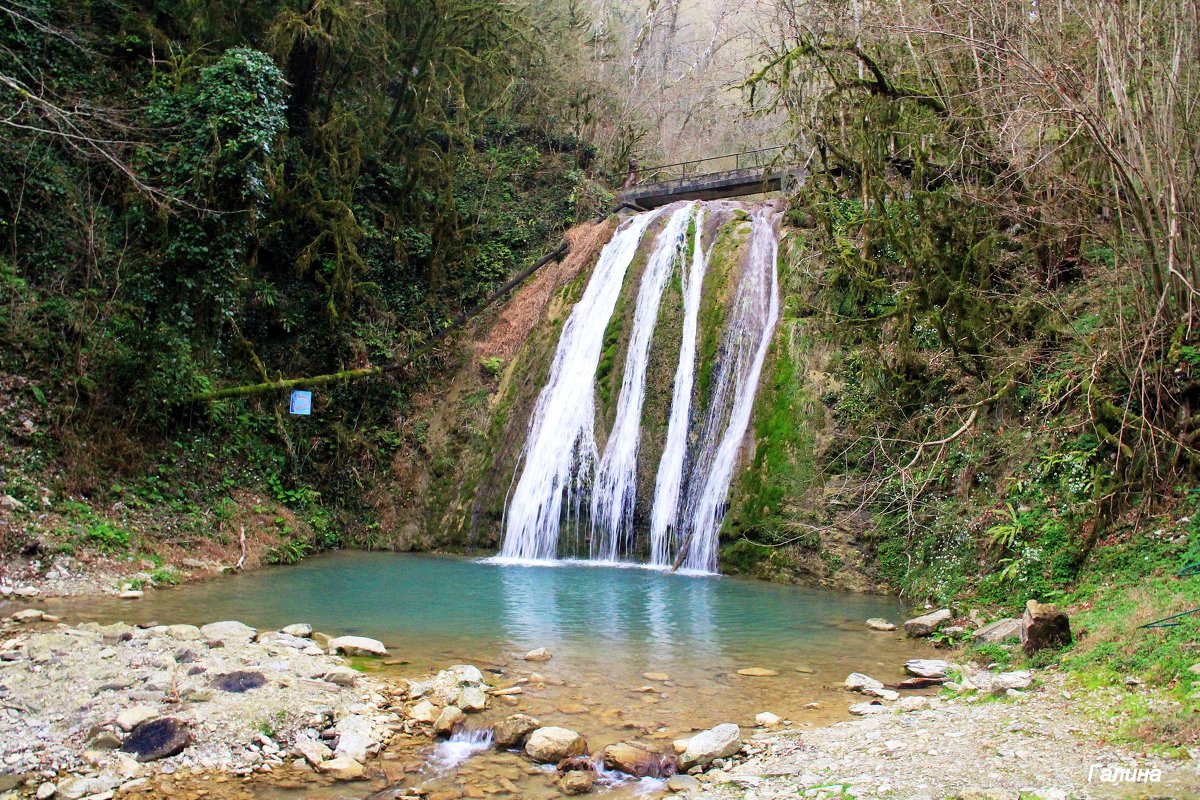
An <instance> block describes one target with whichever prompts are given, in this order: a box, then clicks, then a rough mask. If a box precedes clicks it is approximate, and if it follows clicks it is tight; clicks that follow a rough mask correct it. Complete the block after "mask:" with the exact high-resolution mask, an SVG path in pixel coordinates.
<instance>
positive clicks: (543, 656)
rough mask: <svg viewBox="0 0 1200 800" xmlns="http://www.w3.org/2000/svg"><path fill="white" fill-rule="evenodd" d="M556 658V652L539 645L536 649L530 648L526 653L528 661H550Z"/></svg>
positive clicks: (525, 657) (525, 656)
mask: <svg viewBox="0 0 1200 800" xmlns="http://www.w3.org/2000/svg"><path fill="white" fill-rule="evenodd" d="M552 658H554V653H551V652H550V651H549V650H547V649H546V648H545V647H539V648H537V649H536V650H530V651H529V652H528V653H526V654H525V655H524V659H525V660H526V661H549V660H550V659H552Z"/></svg>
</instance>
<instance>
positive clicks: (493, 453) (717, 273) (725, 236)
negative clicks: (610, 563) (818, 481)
mask: <svg viewBox="0 0 1200 800" xmlns="http://www.w3.org/2000/svg"><path fill="white" fill-rule="evenodd" d="M748 208H749V207H747V206H744V205H742V204H739V203H732V202H728V203H710V204H706V206H705V212H706V213H705V214H704V215H703V216H702V217H698V218H697V219H698V220H699V222H698V224H699V228H700V230H697V229H696V228H697V220H693V221H692V222H691V224H690V226H689V228H688V231H687V237H686V240H687V252H686V254H683V255H682V256H681V257H680V258H679V259H678V260H677V261H678V263H677V264H676V265H675V266H674V267H673V268H672V270H671V272H670V274H669V276H668V279H667V281H666V284H665V287H664V289H663V291H662V297H661V301H660V302H659V304H658V312H657V317H656V319H654V321H653V333H652V336H651V337H650V342H649V346H648V350H647V351H645V352H646V355H645V370H644V381H645V392H644V399H643V403H642V407H641V410H640V417H639V420H640V426H639V432H640V441H639V443H638V454H637V466H636V475H635V477H634V493H635V501H634V504H633V511H632V528H633V534H634V535H633V539H632V547H631V548H630V549H629V551H628V552H629V554H630V555H632V557H634V558H638V559H641V560H645V559H648V558H649V557H650V536H649V529H650V523H651V520H650V516H651V513H650V512H651V509H652V507H653V504H654V495H655V483H656V477H657V471H658V466H659V462H660V459H661V457H662V455H663V452H664V448H665V446H666V438H667V432H668V427H669V423H670V416H671V408H672V401H673V390H674V383H675V377H676V371H677V365H678V363H679V360H680V348H681V346H682V345H681V342H682V336H683V330H684V316H685V310H684V297H683V292H684V282H685V277H686V276H685V275H684V274H683V271H684V269H686V268H687V264H688V261H689V259H690V258H691V256H692V254H693V249H694V247H695V244H694V243H695V241H696V237H697V235H698V238H699V241H700V242H701V243H702V245H701V246H702V248H703V249H704V252H706V253H707V269H706V271H705V272H704V274H703V284H702V291H701V292H700V293H699V307H698V313H697V314H696V317H697V319H696V320H695V323H694V324H695V328H696V334H695V363H694V379H693V385H692V392H691V398H692V413H691V415H690V419H688V420H687V429H688V444H687V446H688V447H689V448H692V451H693V452H694V450H695V446H696V441H697V438H698V436H699V434H700V428H701V426H702V424H703V422H704V420H703V413H702V410H703V408H704V407H705V405H706V404H707V402H708V399H709V395H710V393H712V392H714V391H715V389H716V387H715V383H716V382H717V381H718V380H719V375H718V374H717V368H718V366H719V364H720V363H721V360H722V359H723V358H727V357H729V354H728V352H726V351H727V350H728V348H729V347H730V345H729V343H728V342H727V341H725V340H724V338H723V336H722V334H723V332H724V331H725V329H726V327H727V325H728V324H729V321H730V318H731V316H733V315H734V314H735V313H736V309H734V307H733V306H734V304H735V303H736V302H738V289H739V284H740V279H741V276H742V274H743V270H744V268H745V264H746V260H747V253H748V251H749V248H750V240H751V227H752V225H751V219H750V211H749V210H748ZM668 217H669V214H666V213H664V214H660V215H659V216H658V217H656V218H655V219H654V220H653V221H652V222H651V223H650V225H649V227H648V228H647V229H646V232H645V234H644V235H643V237H642V240H641V244H640V245H639V247H638V250H637V253H636V254H635V256H634V258H633V260H632V262H631V263H630V264H629V267H628V269H627V270H626V272H625V274H624V280H623V283H622V286H621V288H620V296H619V298H618V300H617V303H616V308H615V310H614V312H613V314H612V316H611V318H610V319H609V321H608V325H607V328H606V330H605V332H604V342H603V350H602V352H601V356H600V359H599V363H598V365H597V367H596V374H595V424H594V429H595V440H596V445H597V447H598V449H599V450H600V451H601V452H603V449H604V447H605V446H606V444H607V442H608V438H609V436H610V435H611V433H612V430H613V426H614V424H615V421H616V417H617V412H618V398H619V396H620V393H621V391H622V378H623V372H624V371H625V364H626V361H627V359H628V357H629V350H630V340H631V335H632V331H633V329H634V316H635V311H636V308H637V298H638V292H639V288H640V286H641V284H642V282H643V279H644V277H645V274H646V269H647V264H648V262H649V260H650V252H651V250H652V248H653V246H654V242H655V239H656V237H657V235H658V234H659V233H660V232H661V231H662V229H663V227H664V226H665V225H666V223H667V219H668ZM616 223H617V220H615V219H614V220H610V221H608V222H605V223H601V224H587V225H583V226H580V227H578V228H576V229H574V230H572V231H571V232H570V233H569V235H568V238H569V240H570V242H571V250H570V252H569V254H568V255H567V256H566V257H565V258H564V259H563V260H562V261H561V262H559V263H553V264H550V265H548V266H547V267H545V268H543V270H542V271H540V272H539V273H537V274H536V275H535V276H534V277H533V278H531V279H530V280H529V281H528V282H527V283H526V284H525V285H524V286H522V287H521V288H520V289H518V290H517V292H516V293H515V294H514V295H513V297H512V298H511V299H510V300H508V301H507V302H506V303H504V304H503V305H501V306H499V307H498V308H497V309H496V311H495V312H493V313H491V314H490V315H489V316H486V317H484V318H483V319H481V321H479V322H478V323H477V324H476V325H475V328H474V330H473V331H472V332H471V334H470V336H469V337H468V339H467V341H465V342H462V343H460V344H459V345H457V346H458V347H459V348H460V350H459V353H458V358H459V360H460V365H459V367H458V369H457V370H456V371H455V372H454V374H453V375H452V376H451V377H450V378H448V379H447V381H446V382H445V383H444V384H443V385H442V386H440V387H438V389H437V390H436V391H431V392H430V393H428V394H427V395H425V396H423V397H422V398H420V399H419V402H418V403H417V404H416V407H415V408H414V409H413V412H412V413H411V414H410V415H408V416H406V417H405V418H403V419H400V420H398V421H397V428H398V431H399V432H400V433H401V436H402V439H403V444H402V445H401V446H400V447H399V448H398V449H397V450H396V454H395V457H394V458H393V461H392V472H393V475H392V481H391V482H390V486H389V487H388V489H387V490H386V491H385V490H380V491H379V492H377V494H376V496H375V497H374V498H373V501H374V504H375V506H376V507H377V508H378V509H379V511H380V518H381V520H382V525H383V528H384V530H385V532H386V533H387V534H388V535H389V537H390V540H391V542H392V543H393V545H394V546H395V547H397V548H398V549H402V550H409V549H415V550H425V549H429V550H433V549H436V550H451V551H466V552H487V551H491V550H497V549H499V547H500V545H501V543H502V539H503V520H504V511H505V501H506V497H507V496H508V495H509V494H510V492H511V490H512V486H513V485H514V484H515V478H516V476H517V474H518V473H517V466H518V460H519V459H520V457H521V454H522V448H523V446H524V444H525V439H526V435H527V433H528V431H529V425H530V416H531V413H532V411H533V408H534V406H535V404H536V402H537V399H538V395H539V392H540V391H541V390H542V388H543V386H544V385H545V383H546V380H547V376H548V374H549V371H550V365H551V362H552V361H553V359H554V355H555V352H556V346H557V344H558V338H559V335H560V333H561V331H562V327H563V324H564V323H565V321H566V319H567V317H568V316H569V315H570V313H571V311H572V309H573V308H574V306H575V304H576V303H577V302H578V301H579V299H580V297H581V296H582V294H583V292H584V290H585V288H586V287H587V284H588V281H589V280H590V278H591V275H592V270H593V268H594V267H595V264H596V261H597V258H598V256H599V254H600V251H601V250H602V248H603V246H604V245H605V244H606V243H607V242H608V240H609V239H610V238H611V237H612V234H613V231H614V230H615V229H616ZM780 263H781V264H782V260H781V262H780ZM783 330H784V326H783V325H782V324H781V326H780V328H779V330H778V331H776V333H775V334H774V335H773V337H772V339H771V340H770V341H771V343H770V347H769V349H768V351H767V356H766V361H765V364H764V367H763V371H762V375H761V379H760V380H759V382H758V387H759V397H758V400H757V401H756V403H755V407H754V416H753V417H752V421H751V423H750V426H749V429H748V431H747V433H746V436H745V437H744V439H743V442H742V446H741V447H740V448H739V455H738V457H737V463H738V464H740V465H741V466H740V467H736V468H735V469H734V471H733V480H732V483H731V487H730V496H729V500H728V510H729V514H728V516H729V519H728V520H727V526H732V527H731V528H730V530H731V532H732V531H735V530H740V529H741V528H742V527H743V526H744V525H754V524H757V522H758V521H759V519H760V518H761V517H762V515H763V513H764V511H763V509H761V508H757V505H758V503H759V502H760V500H761V498H762V497H763V496H769V497H770V498H772V499H771V500H769V501H768V502H775V501H777V500H778V499H779V496H780V495H781V493H782V492H783V491H787V492H798V493H799V494H800V495H801V496H803V495H804V494H805V493H806V492H808V491H809V490H810V489H811V488H812V487H811V486H810V485H808V484H809V483H811V481H801V482H800V483H804V484H805V485H799V483H798V482H797V481H796V480H795V479H794V478H792V477H789V479H788V480H789V483H788V485H787V486H784V487H779V486H775V485H773V484H772V483H771V481H772V479H771V477H770V472H771V469H772V467H773V466H775V465H774V464H773V460H775V455H774V451H772V450H767V451H763V450H762V449H761V448H758V447H756V439H757V438H758V437H759V435H760V432H765V433H766V434H767V435H768V437H773V438H772V439H771V442H772V443H775V444H777V445H778V447H780V448H784V449H786V450H787V452H788V458H790V459H792V460H798V461H800V462H802V463H804V464H809V463H811V460H812V458H811V454H810V453H808V452H797V451H796V444H797V441H798V442H799V444H800V445H801V448H802V449H805V448H808V447H809V446H811V443H812V442H813V440H814V436H815V434H814V433H812V432H811V431H810V430H809V425H808V422H809V416H813V415H806V414H805V410H804V409H801V408H800V407H799V406H800V399H798V398H797V397H796V395H797V391H796V390H795V387H794V386H792V385H790V384H788V385H784V386H782V387H781V386H779V385H778V383H779V382H778V380H777V376H776V373H777V372H779V371H780V369H790V370H793V371H794V365H793V364H792V358H793V357H794V355H796V348H794V347H791V346H789V344H788V342H787V341H784V340H781V334H780V332H781V331H783ZM786 335H787V337H789V338H794V332H793V331H792V330H791V328H790V327H789V328H788V332H787V334H786ZM781 347H788V351H789V352H787V353H786V354H783V357H781V353H780V352H779V350H780V348H781ZM792 374H793V372H789V373H788V375H789V376H791V375H792ZM781 394H786V397H782V398H781V396H780V395H781ZM779 406H782V407H783V412H782V413H784V414H788V415H792V414H794V415H795V416H796V417H797V421H796V422H795V423H793V424H792V425H791V426H790V428H789V429H788V430H786V431H776V430H771V429H770V428H769V427H768V428H764V427H763V426H762V425H760V424H758V423H757V421H756V420H757V417H758V415H759V414H762V413H768V414H771V415H772V418H773V419H774V418H777V417H779V416H780V412H778V411H777V407H779ZM725 413H726V414H728V411H726V412H725ZM797 431H801V433H799V434H797ZM785 439H786V441H785ZM566 444H567V443H564V446H566ZM743 467H745V468H750V469H752V470H753V473H754V474H753V475H752V476H751V475H748V474H747V472H746V470H745V469H743ZM792 472H794V470H792ZM808 477H809V478H811V470H809V474H808ZM747 492H749V493H750V494H751V495H752V497H750V498H748V497H747V496H746V493H747ZM765 513H767V514H770V513H771V512H770V509H767V510H766V512H765ZM734 555H735V556H736V553H735V554H734ZM731 566H732V567H733V568H735V569H736V568H737V564H736V563H732V564H731ZM774 577H781V576H780V575H776V576H774ZM782 577H789V576H782Z"/></svg>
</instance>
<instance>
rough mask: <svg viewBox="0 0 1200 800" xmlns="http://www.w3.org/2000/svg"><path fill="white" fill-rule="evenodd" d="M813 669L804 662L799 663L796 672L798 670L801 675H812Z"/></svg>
mask: <svg viewBox="0 0 1200 800" xmlns="http://www.w3.org/2000/svg"><path fill="white" fill-rule="evenodd" d="M813 671H814V670H813V668H812V667H810V666H807V665H805V664H800V665H798V666H797V667H796V672H799V673H800V674H801V675H812V674H813Z"/></svg>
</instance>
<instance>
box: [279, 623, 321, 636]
mask: <svg viewBox="0 0 1200 800" xmlns="http://www.w3.org/2000/svg"><path fill="white" fill-rule="evenodd" d="M279 632H280V633H286V634H287V635H288V636H296V637H299V638H301V639H311V638H312V635H313V627H312V625H309V624H308V623H307V622H298V623H296V624H295V625H288V626H287V627H286V628H280V629H279Z"/></svg>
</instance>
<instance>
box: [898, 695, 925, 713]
mask: <svg viewBox="0 0 1200 800" xmlns="http://www.w3.org/2000/svg"><path fill="white" fill-rule="evenodd" d="M896 708H898V709H900V710H901V711H921V710H923V709H926V708H929V698H928V697H920V696H915V697H905V698H904V699H903V700H901V701H900V702H899V703H897V704H896Z"/></svg>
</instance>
